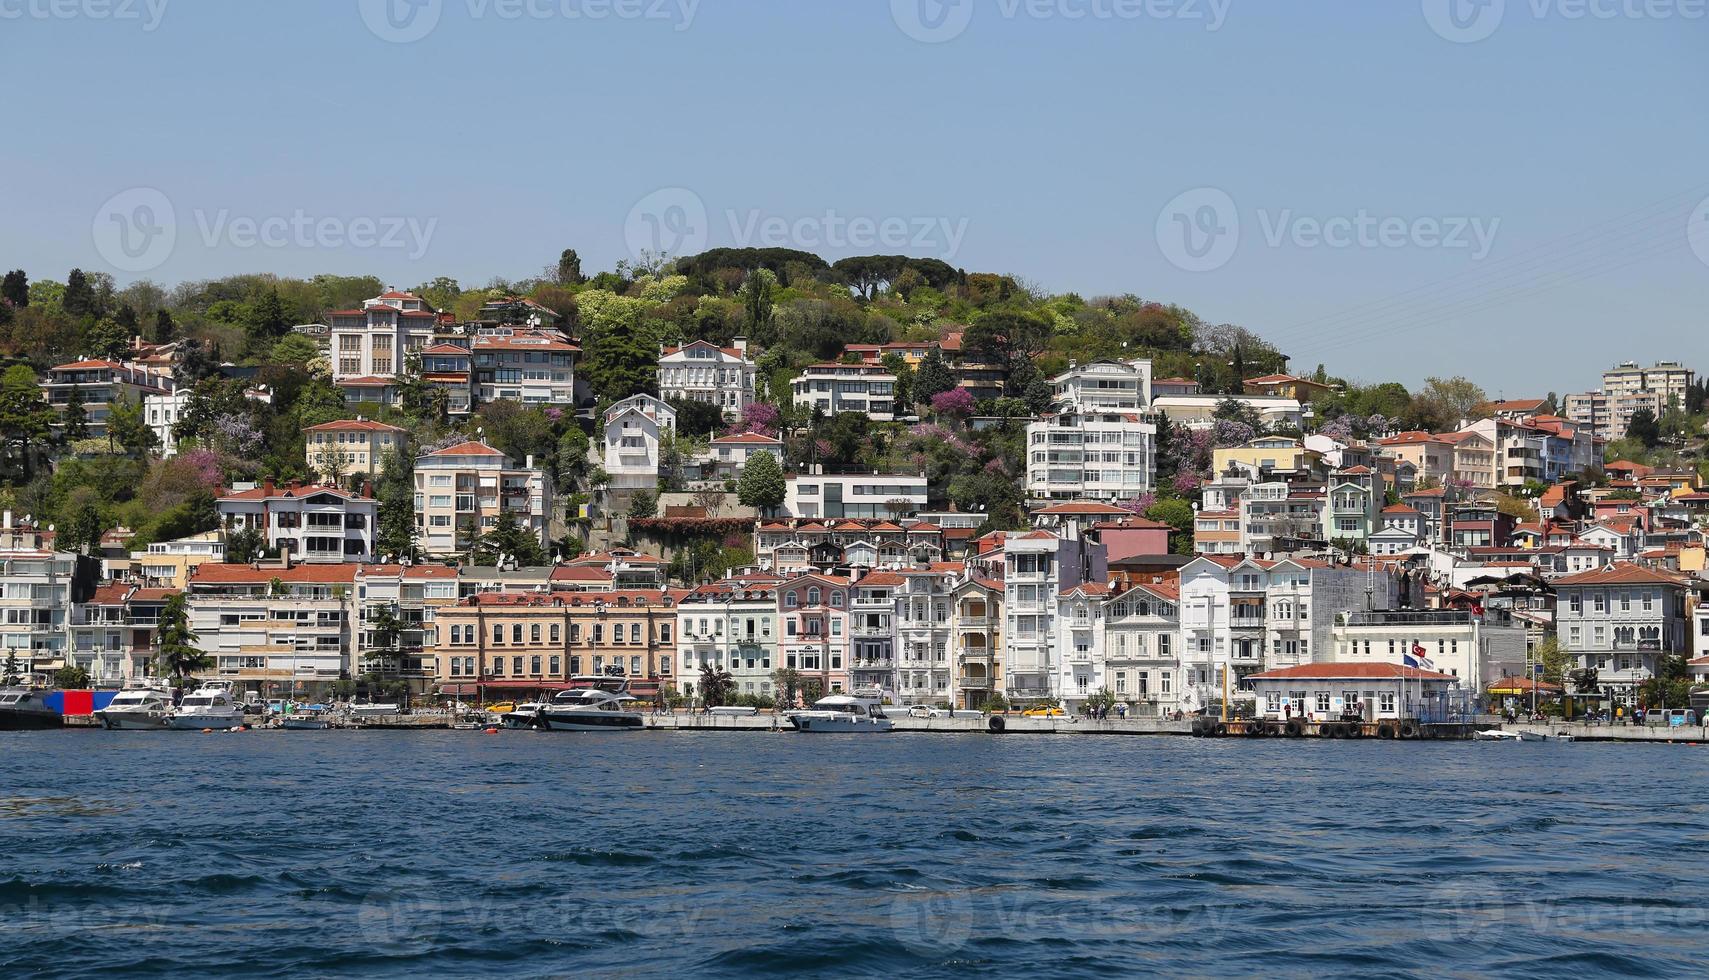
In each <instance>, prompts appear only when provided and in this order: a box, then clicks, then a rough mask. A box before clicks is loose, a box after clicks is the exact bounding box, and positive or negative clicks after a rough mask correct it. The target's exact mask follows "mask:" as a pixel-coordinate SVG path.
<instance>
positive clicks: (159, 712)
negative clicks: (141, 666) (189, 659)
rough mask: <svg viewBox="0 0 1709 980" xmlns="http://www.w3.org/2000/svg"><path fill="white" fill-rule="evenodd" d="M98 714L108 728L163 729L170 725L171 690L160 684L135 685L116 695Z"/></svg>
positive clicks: (122, 729) (140, 730)
mask: <svg viewBox="0 0 1709 980" xmlns="http://www.w3.org/2000/svg"><path fill="white" fill-rule="evenodd" d="M95 717H96V718H97V719H98V720H99V721H100V722H101V727H103V728H105V729H107V730H109V731H119V732H153V731H161V730H164V729H166V728H169V727H171V722H172V693H171V692H170V691H168V690H166V688H165V686H164V685H162V684H159V683H147V682H144V683H141V684H134V685H132V686H130V687H127V688H125V689H124V690H122V691H120V692H119V693H118V694H115V695H114V696H113V700H112V701H111V702H110V703H109V704H108V705H107V706H106V707H105V708H102V709H101V710H99V711H97V712H95Z"/></svg>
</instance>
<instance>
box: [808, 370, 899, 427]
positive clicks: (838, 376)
mask: <svg viewBox="0 0 1709 980" xmlns="http://www.w3.org/2000/svg"><path fill="white" fill-rule="evenodd" d="M789 387H790V393H791V397H792V398H793V399H794V401H795V404H796V405H798V406H801V407H803V408H808V409H818V410H819V411H820V412H821V413H823V414H825V415H838V414H841V413H843V412H857V413H859V414H862V415H865V416H866V417H867V418H870V419H872V420H873V421H874V422H890V421H894V420H895V419H896V418H897V416H898V406H897V404H896V376H895V375H894V374H891V373H890V372H889V371H888V370H886V369H885V368H882V367H875V366H873V365H870V364H813V365H809V366H808V367H807V368H806V370H804V371H802V372H801V374H800V375H798V376H797V377H796V378H795V380H794V381H791V382H790V384H789ZM904 414H905V410H904Z"/></svg>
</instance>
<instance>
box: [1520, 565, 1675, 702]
mask: <svg viewBox="0 0 1709 980" xmlns="http://www.w3.org/2000/svg"><path fill="white" fill-rule="evenodd" d="M1551 584H1552V585H1553V586H1554V589H1555V624H1556V625H1555V630H1556V635H1557V637H1558V639H1559V641H1560V644H1561V649H1562V650H1564V651H1565V652H1566V653H1568V654H1570V655H1571V656H1572V657H1574V658H1575V659H1576V660H1577V662H1578V667H1579V669H1580V670H1594V671H1596V686H1597V688H1598V693H1601V694H1603V695H1605V696H1608V697H1610V698H1612V699H1613V701H1614V702H1615V703H1617V704H1622V705H1625V706H1626V707H1627V708H1628V709H1630V708H1632V707H1635V706H1637V700H1638V698H1637V691H1638V686H1639V685H1640V684H1642V683H1643V682H1644V681H1647V680H1649V679H1651V678H1653V677H1655V676H1656V675H1657V673H1658V671H1659V670H1660V667H1661V661H1662V660H1663V659H1664V658H1667V657H1672V656H1675V655H1682V654H1687V653H1688V652H1689V650H1690V647H1689V645H1688V643H1687V637H1686V634H1685V623H1686V611H1685V592H1686V587H1685V584H1684V582H1683V581H1682V580H1680V579H1678V578H1675V577H1674V576H1672V575H1669V574H1666V573H1663V572H1658V571H1654V570H1652V569H1648V568H1643V567H1641V566H1638V565H1629V564H1617V565H1611V566H1609V567H1607V568H1600V569H1597V570H1595V571H1590V572H1581V573H1579V574H1577V575H1569V576H1567V577H1565V578H1559V579H1556V580H1555V581H1554V582H1553V583H1551ZM1569 686H1570V685H1569Z"/></svg>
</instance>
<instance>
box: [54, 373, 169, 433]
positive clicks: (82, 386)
mask: <svg viewBox="0 0 1709 980" xmlns="http://www.w3.org/2000/svg"><path fill="white" fill-rule="evenodd" d="M173 387H174V386H173V382H172V378H171V377H170V376H169V375H161V374H157V373H155V372H153V371H150V370H148V369H147V368H143V367H140V366H138V365H135V364H121V363H119V362H118V361H108V360H89V361H76V362H73V363H71V364H61V365H58V366H57V367H52V368H49V369H48V372H47V378H46V380H44V381H42V383H41V389H42V397H44V398H46V399H47V403H48V405H49V406H50V407H52V408H53V410H54V411H55V412H57V413H59V414H60V415H61V416H62V417H63V416H64V415H65V409H66V406H68V405H70V404H72V402H74V401H77V402H80V403H81V404H82V406H83V420H84V424H85V426H86V427H87V428H88V432H89V434H88V437H87V438H91V439H96V438H100V437H102V436H105V435H106V434H107V417H108V416H109V415H110V414H111V413H112V408H113V406H114V405H116V404H119V403H121V402H124V403H128V404H131V405H137V406H139V407H140V406H141V405H142V403H143V400H144V399H146V398H147V397H148V396H150V395H164V394H168V393H170V392H171V391H172V390H173ZM143 417H144V419H145V420H146V419H147V416H146V415H144V416H143Z"/></svg>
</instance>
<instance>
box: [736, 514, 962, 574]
mask: <svg viewBox="0 0 1709 980" xmlns="http://www.w3.org/2000/svg"><path fill="white" fill-rule="evenodd" d="M754 544H755V548H756V554H757V555H758V558H759V562H760V564H761V565H762V566H765V567H767V568H769V569H770V570H771V571H773V572H776V573H778V574H780V575H793V574H795V573H798V572H804V571H811V570H813V569H822V570H829V569H835V568H896V567H900V566H901V565H902V564H904V563H911V562H916V561H928V562H931V561H939V560H941V559H942V557H943V553H944V531H943V529H942V528H940V527H938V526H937V525H936V524H928V523H925V522H923V521H917V520H910V519H904V520H901V521H896V522H892V521H889V520H883V519H866V520H857V519H852V518H841V519H837V520H818V519H814V518H797V519H791V520H779V521H765V522H762V523H761V524H760V526H759V530H758V532H757V533H756V534H755V541H754Z"/></svg>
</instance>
